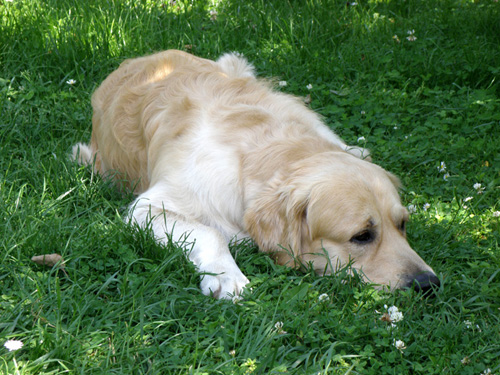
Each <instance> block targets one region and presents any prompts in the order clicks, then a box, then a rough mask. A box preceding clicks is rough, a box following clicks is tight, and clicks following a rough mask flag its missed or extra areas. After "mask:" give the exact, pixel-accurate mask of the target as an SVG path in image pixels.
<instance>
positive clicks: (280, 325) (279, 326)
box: [274, 322, 286, 335]
mask: <svg viewBox="0 0 500 375" xmlns="http://www.w3.org/2000/svg"><path fill="white" fill-rule="evenodd" d="M274 329H275V330H276V333H278V334H280V335H284V334H285V333H286V331H284V330H283V322H276V324H275V325H274Z"/></svg>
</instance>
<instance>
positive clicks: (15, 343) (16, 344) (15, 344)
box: [3, 340, 24, 352]
mask: <svg viewBox="0 0 500 375" xmlns="http://www.w3.org/2000/svg"><path fill="white" fill-rule="evenodd" d="M23 345H24V344H23V342H22V341H20V340H7V341H6V342H5V344H3V346H5V347H6V348H7V349H8V350H9V352H13V351H16V350H19V349H21V348H22V347H23Z"/></svg>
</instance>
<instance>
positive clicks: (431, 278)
mask: <svg viewBox="0 0 500 375" xmlns="http://www.w3.org/2000/svg"><path fill="white" fill-rule="evenodd" d="M440 284H441V282H440V281H439V279H438V277H437V276H436V275H435V274H434V273H432V272H425V273H421V274H420V275H417V276H416V277H415V278H414V279H413V280H410V281H409V282H408V283H407V284H406V285H405V287H406V288H412V289H414V290H415V291H417V292H422V293H425V294H434V293H435V292H436V291H437V290H438V288H439V285H440Z"/></svg>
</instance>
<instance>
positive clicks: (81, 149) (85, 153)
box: [70, 143, 97, 166]
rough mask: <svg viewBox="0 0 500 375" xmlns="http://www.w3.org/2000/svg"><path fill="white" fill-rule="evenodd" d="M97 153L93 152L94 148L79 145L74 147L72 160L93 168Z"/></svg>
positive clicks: (83, 144) (82, 144)
mask: <svg viewBox="0 0 500 375" xmlns="http://www.w3.org/2000/svg"><path fill="white" fill-rule="evenodd" d="M96 156H97V155H96V153H95V152H93V151H92V148H91V147H90V146H89V145H87V144H85V143H77V144H76V145H74V146H73V150H72V152H71V155H70V158H71V159H72V160H74V161H76V162H77V163H78V164H80V165H90V166H92V165H93V164H94V162H96V160H95V158H96Z"/></svg>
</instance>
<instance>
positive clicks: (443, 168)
mask: <svg viewBox="0 0 500 375" xmlns="http://www.w3.org/2000/svg"><path fill="white" fill-rule="evenodd" d="M438 171H439V172H441V173H444V172H446V164H445V163H444V161H442V162H441V164H439V167H438Z"/></svg>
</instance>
